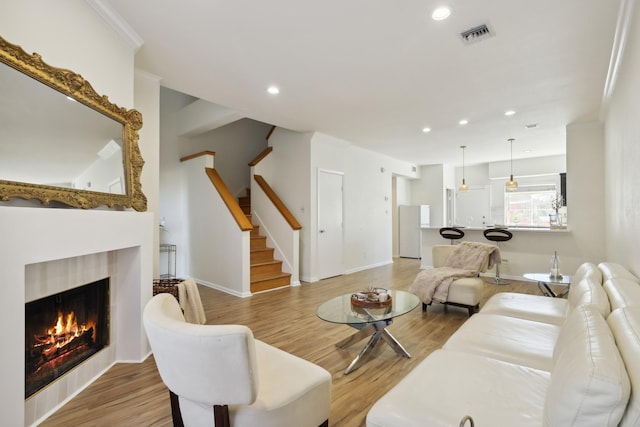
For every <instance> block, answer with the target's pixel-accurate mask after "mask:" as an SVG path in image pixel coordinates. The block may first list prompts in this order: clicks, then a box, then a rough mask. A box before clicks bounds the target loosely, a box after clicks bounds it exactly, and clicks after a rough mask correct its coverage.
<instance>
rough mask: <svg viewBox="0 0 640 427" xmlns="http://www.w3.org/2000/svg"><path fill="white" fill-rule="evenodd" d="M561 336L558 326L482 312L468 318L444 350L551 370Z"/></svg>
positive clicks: (448, 341) (445, 345)
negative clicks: (554, 349) (556, 344)
mask: <svg viewBox="0 0 640 427" xmlns="http://www.w3.org/2000/svg"><path fill="white" fill-rule="evenodd" d="M559 333H560V326H557V325H550V324H547V323H540V322H535V321H532V320H526V319H518V318H514V317H509V316H500V315H497V314H484V313H483V312H480V313H478V314H476V315H475V316H473V317H471V318H469V319H468V320H467V321H466V322H465V323H464V324H463V325H462V326H461V327H460V328H459V329H458V330H457V331H456V332H455V333H454V334H453V335H452V336H451V337H450V338H449V339H448V340H447V342H446V343H445V344H444V346H443V347H442V348H443V349H446V350H456V351H463V352H468V353H475V354H478V355H482V356H486V357H492V358H494V359H498V360H504V361H505V362H510V363H515V364H518V365H522V366H528V367H531V368H535V369H540V370H543V371H551V369H552V367H553V348H554V346H555V343H556V339H557V338H558V334H559Z"/></svg>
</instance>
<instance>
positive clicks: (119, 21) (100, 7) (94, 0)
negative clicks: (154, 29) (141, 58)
mask: <svg viewBox="0 0 640 427" xmlns="http://www.w3.org/2000/svg"><path fill="white" fill-rule="evenodd" d="M86 2H87V3H88V4H89V6H91V7H92V8H93V9H94V10H95V11H96V12H97V13H98V15H100V16H101V17H102V19H104V20H105V21H106V22H107V24H109V25H110V26H111V27H112V28H113V29H114V30H116V32H117V33H118V34H119V35H120V36H121V37H122V38H123V39H125V40H126V41H127V43H129V45H130V46H131V47H132V48H133V49H134V51H137V50H138V49H140V48H141V47H142V45H143V44H144V40H143V39H142V37H140V35H139V34H138V33H136V32H135V30H134V29H133V28H131V25H129V23H128V22H127V21H125V19H124V18H123V17H122V16H120V14H119V13H118V12H116V10H115V9H114V8H113V7H112V6H111V5H110V4H109V3H108V2H106V1H104V0H86Z"/></svg>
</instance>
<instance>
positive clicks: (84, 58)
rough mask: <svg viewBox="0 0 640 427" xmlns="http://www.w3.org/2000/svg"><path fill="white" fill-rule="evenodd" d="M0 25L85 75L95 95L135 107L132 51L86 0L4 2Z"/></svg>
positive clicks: (48, 58)
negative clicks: (105, 96) (101, 95)
mask: <svg viewBox="0 0 640 427" xmlns="http://www.w3.org/2000/svg"><path fill="white" fill-rule="evenodd" d="M0 28H1V29H2V30H1V33H0V35H1V36H2V37H3V38H4V39H6V40H7V41H8V42H10V43H13V44H17V45H19V46H21V47H22V48H23V49H24V50H25V51H26V52H27V53H33V52H37V53H38V54H40V55H41V56H42V58H43V59H44V61H45V62H46V63H48V64H49V65H52V66H54V67H60V68H66V69H69V70H73V71H74V72H76V73H78V74H81V75H82V76H83V77H84V78H85V79H87V80H88V81H89V82H90V83H91V86H93V88H94V89H95V90H96V92H97V93H99V94H106V95H107V96H109V100H110V101H111V102H113V103H115V104H117V105H119V106H120V107H125V108H133V86H134V84H133V83H134V80H133V69H134V64H133V62H134V52H133V49H132V48H131V47H130V46H129V45H128V44H127V42H126V41H125V40H123V39H122V38H121V37H120V36H119V35H117V34H116V33H115V32H114V31H113V30H112V29H111V27H109V26H108V25H107V23H106V22H105V21H104V20H103V19H102V18H100V17H99V16H98V15H97V14H96V12H95V11H94V9H93V8H92V7H91V6H89V4H88V3H87V2H85V1H80V0H73V1H66V2H64V3H62V4H61V3H59V2H48V1H38V0H4V1H2V2H0Z"/></svg>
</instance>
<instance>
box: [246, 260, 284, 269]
mask: <svg viewBox="0 0 640 427" xmlns="http://www.w3.org/2000/svg"><path fill="white" fill-rule="evenodd" d="M271 264H282V260H279V259H268V260H262V261H256V262H252V263H251V267H255V266H258V265H271Z"/></svg>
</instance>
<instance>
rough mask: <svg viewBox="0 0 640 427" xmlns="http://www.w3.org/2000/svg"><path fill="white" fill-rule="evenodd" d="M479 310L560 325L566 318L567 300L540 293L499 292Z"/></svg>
mask: <svg viewBox="0 0 640 427" xmlns="http://www.w3.org/2000/svg"><path fill="white" fill-rule="evenodd" d="M480 312H481V313H483V314H501V315H503V316H510V317H517V318H520V319H527V320H535V321H536V322H543V323H549V324H551V325H562V323H564V321H565V319H566V314H567V300H566V299H564V298H548V297H543V296H542V295H529V294H520V293H515V292H500V293H498V294H495V295H493V296H491V297H490V298H489V299H488V300H487V302H485V303H484V305H483V306H482V309H481V310H480Z"/></svg>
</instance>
